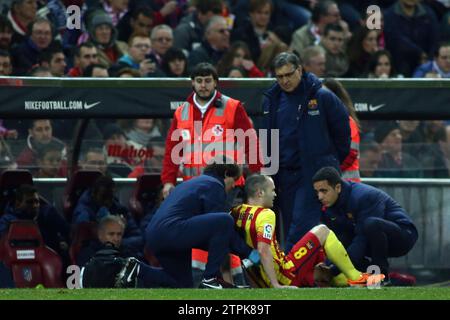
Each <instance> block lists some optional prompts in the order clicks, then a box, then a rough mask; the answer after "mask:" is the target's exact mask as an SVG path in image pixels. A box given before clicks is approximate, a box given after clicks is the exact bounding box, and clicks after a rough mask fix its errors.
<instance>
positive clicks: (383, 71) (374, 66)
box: [367, 50, 395, 78]
mask: <svg viewBox="0 0 450 320" xmlns="http://www.w3.org/2000/svg"><path fill="white" fill-rule="evenodd" d="M367 71H368V75H367V76H368V77H369V78H393V77H394V76H395V71H394V65H393V64H392V56H391V54H390V53H389V51H387V50H378V51H377V52H375V53H374V54H373V55H372V56H371V58H370V60H369V66H368V70H367Z"/></svg>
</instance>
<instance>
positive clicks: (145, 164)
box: [128, 137, 166, 194]
mask: <svg viewBox="0 0 450 320" xmlns="http://www.w3.org/2000/svg"><path fill="white" fill-rule="evenodd" d="M164 143H165V141H164V139H163V138H162V137H153V138H150V140H149V142H148V144H147V146H146V148H147V150H151V156H149V157H148V156H145V157H144V159H143V161H142V164H139V165H137V166H136V167H135V168H134V169H133V171H132V172H131V173H130V174H129V175H128V178H137V177H139V176H140V175H142V174H144V173H154V174H158V175H160V174H161V171H162V165H163V159H164V154H165V150H166V148H165V144H164ZM161 194H162V193H161Z"/></svg>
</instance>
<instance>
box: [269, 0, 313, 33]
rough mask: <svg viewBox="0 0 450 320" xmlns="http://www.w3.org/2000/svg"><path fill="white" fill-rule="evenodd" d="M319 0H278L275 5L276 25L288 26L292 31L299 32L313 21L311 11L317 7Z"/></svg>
mask: <svg viewBox="0 0 450 320" xmlns="http://www.w3.org/2000/svg"><path fill="white" fill-rule="evenodd" d="M318 2H319V1H318V0H302V1H290V0H277V1H274V5H275V10H274V11H275V12H274V13H275V22H276V24H286V23H287V24H288V26H289V28H290V29H292V30H297V29H300V28H301V27H303V26H304V25H306V24H307V23H308V22H309V21H310V20H311V15H312V14H311V10H313V9H314V7H315V6H316V5H317V3H318Z"/></svg>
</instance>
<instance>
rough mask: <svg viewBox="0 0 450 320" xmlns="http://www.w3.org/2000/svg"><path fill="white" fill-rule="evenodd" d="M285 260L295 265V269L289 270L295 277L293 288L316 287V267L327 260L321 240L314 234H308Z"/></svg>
mask: <svg viewBox="0 0 450 320" xmlns="http://www.w3.org/2000/svg"><path fill="white" fill-rule="evenodd" d="M285 259H286V260H287V261H292V263H293V264H294V268H292V269H290V270H289V272H291V273H293V274H294V275H295V278H294V279H293V280H292V283H291V285H292V286H297V287H314V266H315V265H316V264H318V263H320V262H323V261H324V260H325V252H324V251H323V248H322V246H321V244H320V241H319V239H317V237H316V236H315V235H314V234H313V233H312V232H308V233H307V234H305V235H304V236H303V238H301V239H300V240H299V241H298V242H297V243H296V244H295V246H294V247H293V248H292V249H291V251H289V254H288V255H287V257H286V258H285Z"/></svg>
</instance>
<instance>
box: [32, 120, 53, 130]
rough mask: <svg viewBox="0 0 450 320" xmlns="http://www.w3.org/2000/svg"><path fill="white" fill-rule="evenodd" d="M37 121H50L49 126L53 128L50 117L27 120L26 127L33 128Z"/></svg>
mask: <svg viewBox="0 0 450 320" xmlns="http://www.w3.org/2000/svg"><path fill="white" fill-rule="evenodd" d="M37 121H48V122H50V127H52V128H53V125H52V120H50V119H32V120H30V121H29V122H28V129H33V128H34V125H35V123H36V122H37Z"/></svg>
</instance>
